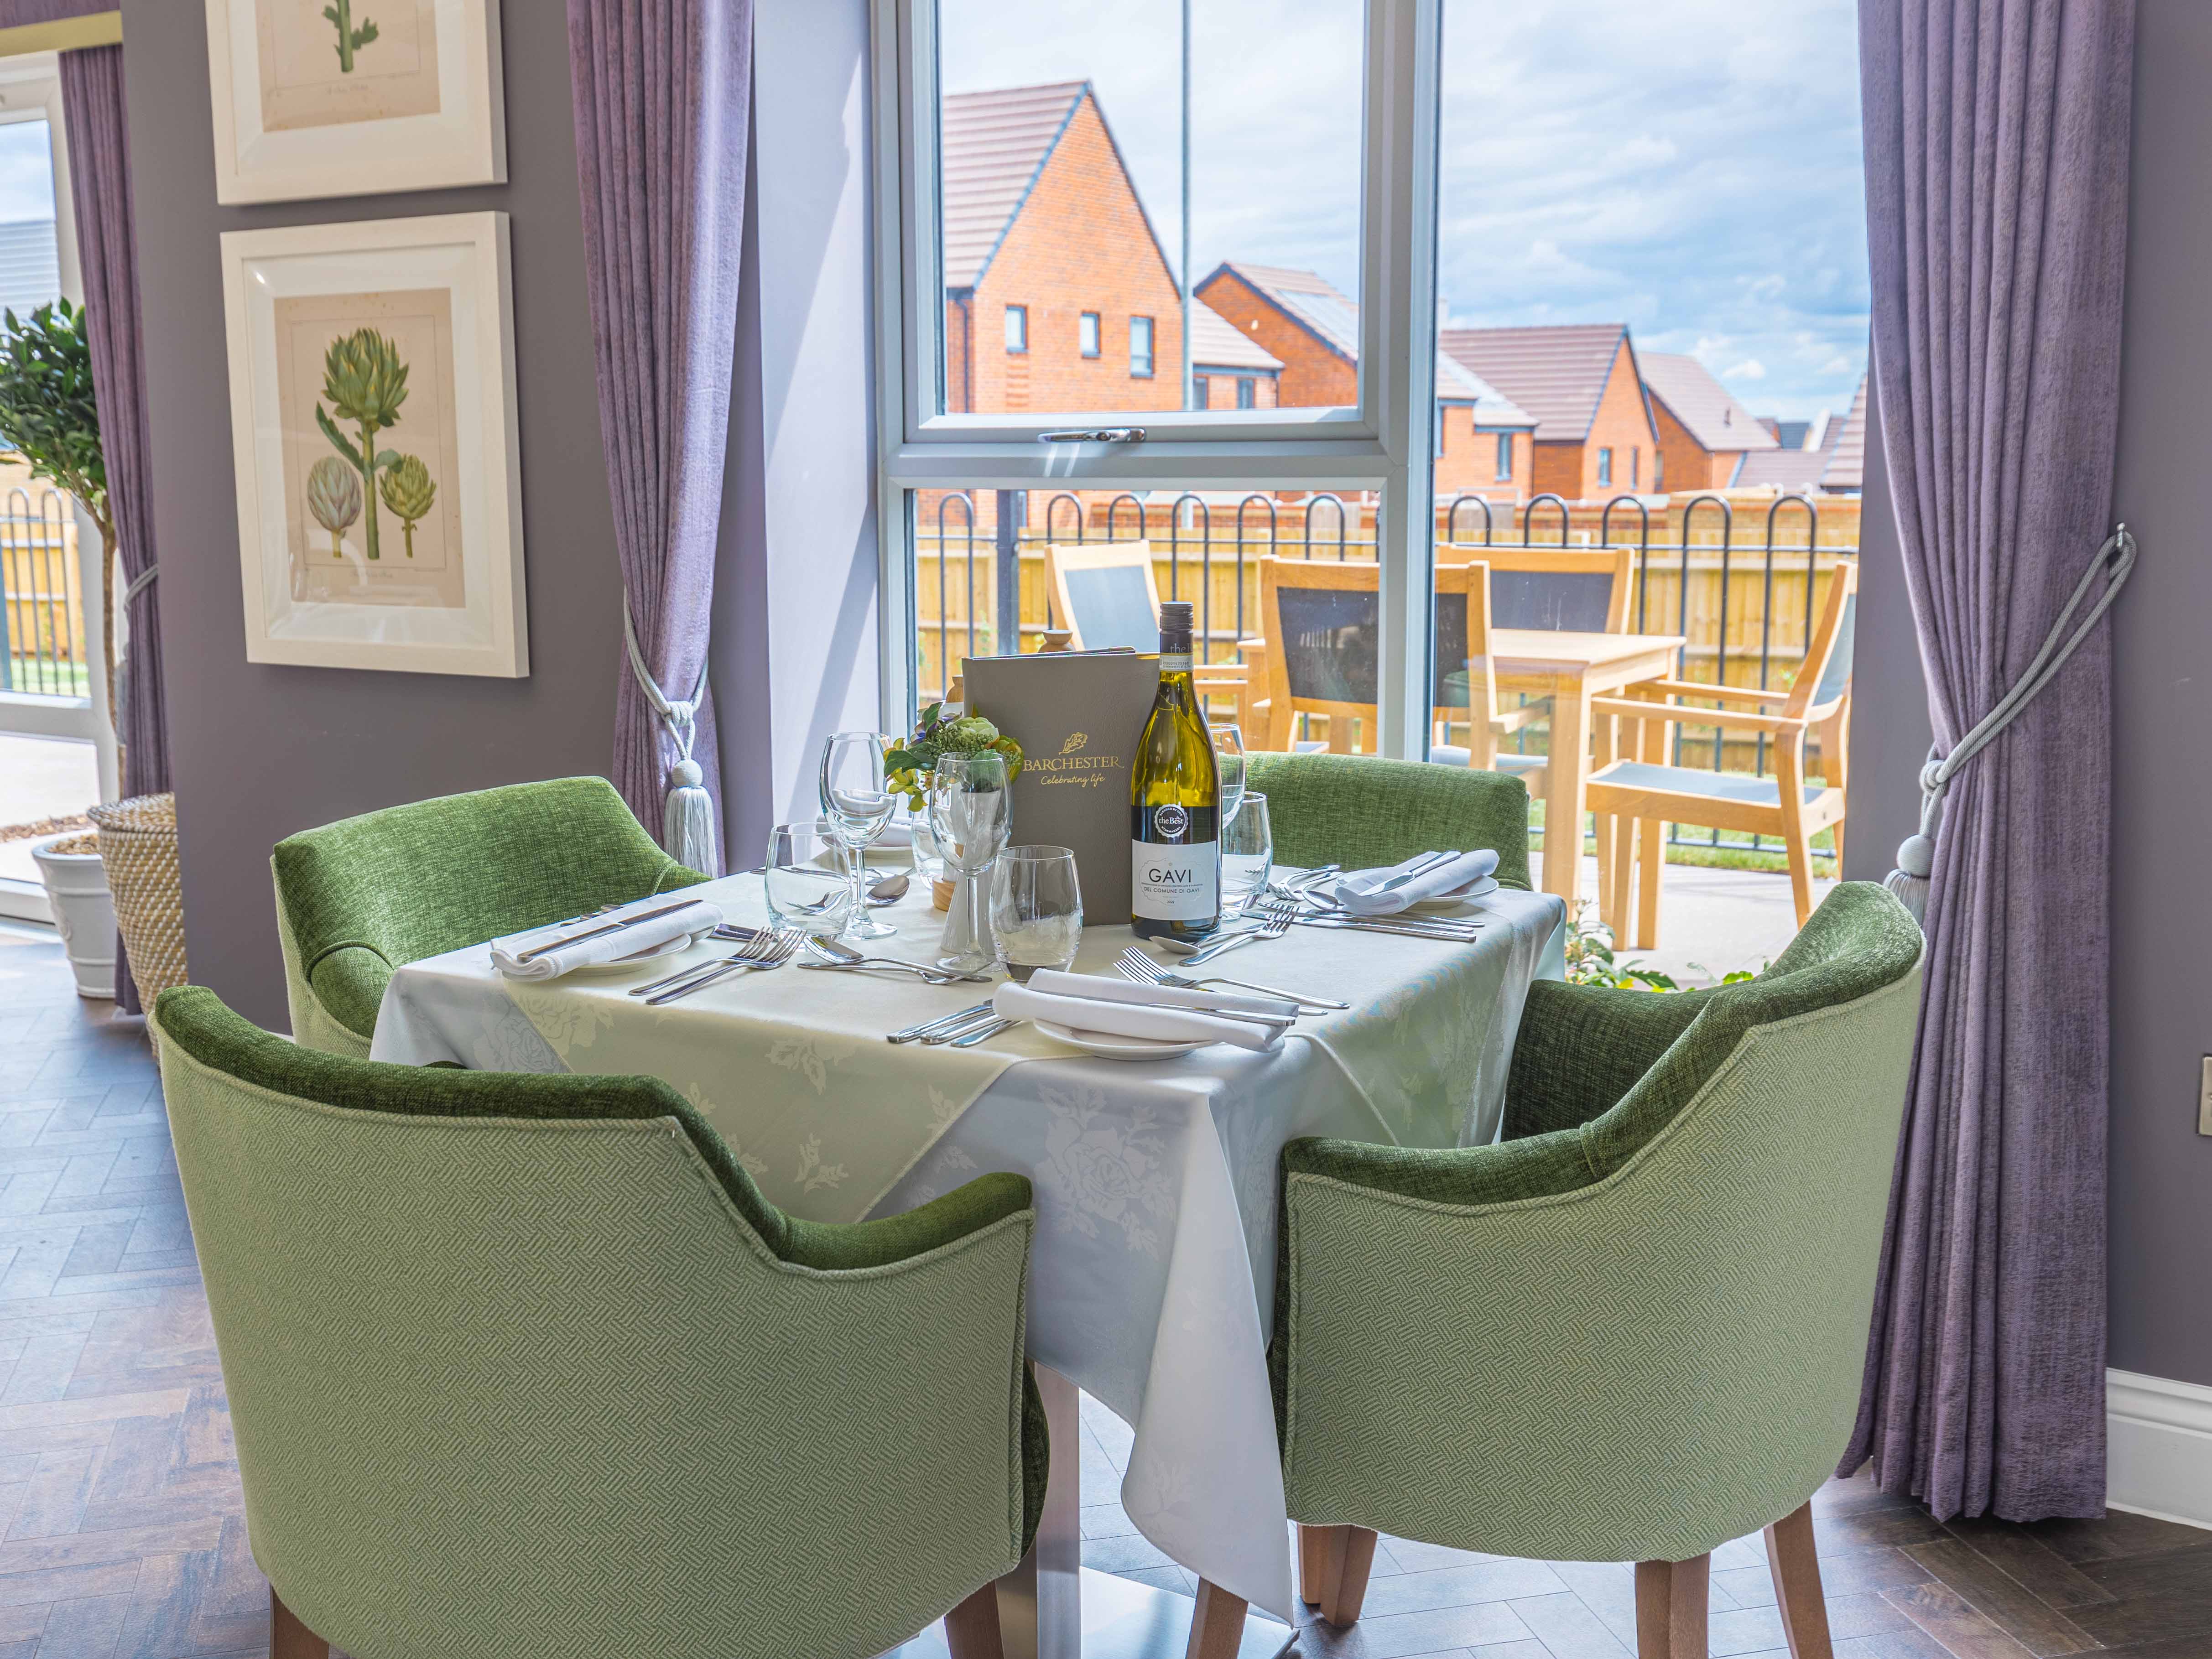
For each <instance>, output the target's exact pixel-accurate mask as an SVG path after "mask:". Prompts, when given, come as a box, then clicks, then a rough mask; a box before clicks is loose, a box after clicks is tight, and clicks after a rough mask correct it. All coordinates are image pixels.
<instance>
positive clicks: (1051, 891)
mask: <svg viewBox="0 0 2212 1659" xmlns="http://www.w3.org/2000/svg"><path fill="white" fill-rule="evenodd" d="M991 932H992V934H993V936H994V938H995V939H997V941H998V949H999V965H1000V967H1001V968H1003V969H1006V975H1007V976H1008V977H1009V978H1011V979H1017V980H1026V979H1028V978H1029V976H1030V975H1031V974H1034V973H1035V972H1036V970H1037V969H1040V968H1056V969H1060V971H1061V972H1063V973H1064V972H1066V970H1067V969H1070V968H1072V967H1073V966H1074V965H1075V952H1076V948H1077V947H1078V946H1079V945H1081V944H1082V943H1083V889H1082V886H1081V885H1080V884H1079V883H1078V882H1077V880H1076V878H1075V854H1073V852H1071V851H1069V850H1068V849H1067V848H1065V847H1009V848H1006V851H1005V852H1003V853H1001V854H1000V855H999V865H998V869H997V871H996V872H995V873H994V875H993V877H992V879H991Z"/></svg>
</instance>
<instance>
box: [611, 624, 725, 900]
mask: <svg viewBox="0 0 2212 1659" xmlns="http://www.w3.org/2000/svg"><path fill="white" fill-rule="evenodd" d="M623 645H624V647H627V648H628V650H629V671H630V673H631V674H632V675H633V676H635V678H636V680H637V686H638V690H641V691H642V692H644V693H645V700H646V702H648V703H650V704H652V705H653V714H654V715H655V716H656V717H657V718H658V719H659V721H660V724H661V726H663V728H665V730H666V732H667V733H668V737H669V741H671V743H673V744H675V745H676V763H675V764H674V765H673V766H671V767H670V768H669V769H668V799H666V801H665V802H664V803H663V804H662V806H661V813H660V844H661V846H662V847H663V848H665V849H666V851H667V853H668V855H669V857H671V858H672V859H674V860H676V861H677V862H678V864H683V865H688V866H690V867H691V868H692V869H694V870H701V871H704V872H706V873H707V874H708V875H712V874H714V872H715V871H716V870H717V869H718V868H720V859H719V858H718V857H717V855H716V853H715V847H714V797H713V796H711V795H709V794H708V793H707V787H706V786H707V774H706V771H705V769H703V768H702V767H701V766H700V764H699V763H698V762H697V761H696V760H693V759H692V758H691V744H692V743H693V740H694V738H696V732H697V722H698V718H699V704H700V702H701V701H702V699H703V698H704V697H705V696H706V695H707V664H706V661H705V659H703V658H702V659H701V661H700V664H699V681H698V684H696V685H694V686H693V687H692V688H691V695H690V696H689V697H686V698H684V699H683V700H682V701H680V702H679V701H678V700H677V699H675V698H673V697H671V696H669V695H668V694H667V693H666V692H665V691H663V690H661V689H660V687H659V685H658V684H655V683H654V680H653V675H652V674H651V673H650V672H649V671H647V668H646V665H645V656H644V653H642V652H641V651H640V650H639V649H638V648H637V629H636V628H635V626H634V625H633V624H632V623H631V622H630V617H629V594H627V593H625V594H623Z"/></svg>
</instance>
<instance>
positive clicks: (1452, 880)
mask: <svg viewBox="0 0 2212 1659" xmlns="http://www.w3.org/2000/svg"><path fill="white" fill-rule="evenodd" d="M1434 856H1435V854H1431V853H1423V854H1420V855H1419V857H1417V858H1410V859H1407V860H1406V861H1405V862H1404V863H1403V864H1394V865H1392V866H1390V867H1389V869H1387V870H1354V871H1352V872H1351V873H1350V874H1348V875H1343V876H1340V877H1338V878H1337V879H1336V885H1335V887H1334V896H1335V898H1336V902H1338V903H1339V904H1341V905H1342V906H1344V908H1346V909H1347V910H1357V911H1359V912H1360V913H1361V914H1362V915H1370V916H1389V915H1396V914H1397V913H1398V912H1399V911H1401V910H1402V909H1404V908H1406V907H1407V905H1409V904H1419V902H1421V901H1422V900H1423V899H1432V898H1449V897H1452V896H1456V895H1463V894H1464V895H1468V896H1472V895H1471V893H1470V892H1469V890H1471V889H1473V888H1474V887H1477V886H1479V885H1480V884H1481V883H1482V882H1483V881H1485V880H1486V878H1488V877H1489V875H1490V872H1492V871H1493V870H1495V869H1496V868H1497V867H1498V854H1495V853H1493V852H1492V851H1490V850H1489V849H1488V848H1483V849H1481V850H1480V851H1477V852H1473V853H1460V854H1455V855H1454V856H1453V857H1451V858H1449V859H1447V860H1444V861H1443V863H1442V864H1439V865H1437V866H1436V867H1435V868H1434V869H1432V870H1426V871H1424V872H1422V873H1421V874H1419V875H1418V876H1416V877H1414V878H1413V880H1411V881H1409V882H1407V884H1405V885H1404V886H1402V887H1393V888H1392V889H1390V890H1389V892H1387V893H1386V892H1383V890H1382V887H1383V883H1385V882H1387V881H1390V880H1393V879H1395V878H1397V877H1399V876H1402V875H1404V874H1405V873H1406V872H1407V871H1408V870H1410V869H1412V868H1413V866H1415V865H1417V864H1419V862H1420V861H1421V860H1422V859H1425V858H1432V857H1434Z"/></svg>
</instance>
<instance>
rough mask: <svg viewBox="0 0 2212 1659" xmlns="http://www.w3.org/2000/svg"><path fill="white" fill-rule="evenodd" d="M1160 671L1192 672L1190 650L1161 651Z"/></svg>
mask: <svg viewBox="0 0 2212 1659" xmlns="http://www.w3.org/2000/svg"><path fill="white" fill-rule="evenodd" d="M1160 672H1161V673H1163V674H1188V673H1189V672H1190V653H1189V652H1188V651H1163V652H1161V653H1160Z"/></svg>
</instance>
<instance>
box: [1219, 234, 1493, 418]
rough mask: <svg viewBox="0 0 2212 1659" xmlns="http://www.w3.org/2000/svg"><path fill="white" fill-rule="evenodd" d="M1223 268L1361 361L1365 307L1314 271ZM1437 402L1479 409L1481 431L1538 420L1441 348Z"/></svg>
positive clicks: (1234, 263) (1233, 264)
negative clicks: (1361, 323) (1362, 309)
mask: <svg viewBox="0 0 2212 1659" xmlns="http://www.w3.org/2000/svg"><path fill="white" fill-rule="evenodd" d="M1220 269H1221V270H1227V271H1233V272H1234V273H1235V274H1236V275H1237V276H1241V277H1243V279H1244V280H1245V282H1247V283H1249V284H1250V285H1251V286H1252V287H1254V288H1255V289H1258V290H1259V291H1260V292H1261V293H1262V294H1264V295H1267V297H1268V298H1269V299H1270V300H1272V301H1274V302H1275V304H1276V305H1277V306H1279V307H1281V308H1282V309H1283V311H1284V312H1285V313H1288V314H1289V315H1290V316H1291V317H1292V318H1294V319H1297V321H1299V322H1301V323H1303V324H1304V325H1306V327H1307V328H1308V329H1310V330H1311V331H1312V332H1313V333H1314V334H1315V335H1316V336H1317V337H1319V338H1320V340H1321V341H1322V343H1323V344H1324V345H1327V346H1328V347H1329V348H1330V349H1333V350H1334V351H1335V352H1336V353H1337V354H1338V355H1339V356H1341V357H1343V358H1344V359H1345V360H1346V362H1354V363H1356V362H1358V361H1359V302H1358V301H1357V300H1355V299H1353V298H1352V296H1351V295H1347V294H1345V293H1342V292H1340V290H1339V289H1337V288H1336V287H1335V285H1334V284H1333V283H1330V282H1329V280H1328V278H1327V277H1325V276H1317V275H1316V273H1314V272H1313V271H1310V270H1285V269H1284V268H1283V267H1282V266H1279V265H1255V264H1247V263H1246V262H1244V261H1243V260H1241V259H1233V260H1231V261H1229V262H1227V263H1226V264H1223V265H1222V266H1221V268H1220ZM1217 274H1218V273H1217ZM1206 280H1207V281H1208V282H1211V281H1212V278H1211V277H1208V278H1207V279H1206ZM1204 286H1205V283H1200V287H1201V288H1202V287H1204ZM1437 398H1438V399H1439V400H1440V401H1443V402H1446V403H1467V404H1474V421H1475V424H1476V425H1477V426H1486V427H1522V426H1534V424H1535V420H1536V417H1535V416H1533V415H1531V414H1529V413H1528V410H1525V409H1522V407H1521V406H1520V405H1519V404H1516V403H1515V402H1514V400H1513V399H1512V398H1509V397H1507V396H1506V395H1505V394H1504V392H1500V391H1499V390H1498V388H1497V387H1496V386H1492V384H1491V383H1490V382H1489V381H1487V380H1484V379H1483V377H1482V376H1481V375H1480V374H1476V373H1475V372H1474V370H1473V369H1471V368H1468V367H1467V365H1465V364H1464V363H1461V362H1455V361H1454V360H1453V359H1452V358H1451V357H1450V356H1448V355H1446V353H1445V352H1444V351H1443V349H1441V348H1439V349H1438V350H1437Z"/></svg>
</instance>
